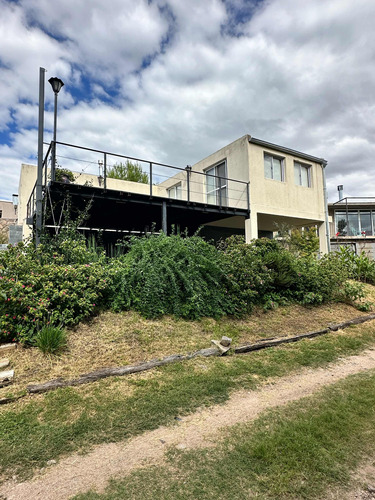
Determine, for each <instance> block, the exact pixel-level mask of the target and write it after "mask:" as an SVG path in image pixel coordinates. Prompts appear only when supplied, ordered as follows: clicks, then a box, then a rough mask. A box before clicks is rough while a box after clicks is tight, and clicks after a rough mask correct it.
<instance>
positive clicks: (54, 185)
mask: <svg viewBox="0 0 375 500" xmlns="http://www.w3.org/2000/svg"><path fill="white" fill-rule="evenodd" d="M52 146H53V144H51V145H50V146H49V148H48V151H47V153H46V155H45V158H44V161H43V173H42V193H43V204H42V206H43V207H44V208H43V211H44V213H43V221H44V222H43V224H44V226H46V227H50V228H51V229H54V230H58V227H59V224H60V223H59V221H61V214H62V211H63V210H64V204H65V201H64V200H66V199H67V196H68V197H69V199H70V204H71V206H72V209H73V211H74V212H78V211H81V210H83V209H84V208H85V206H87V203H88V202H90V205H91V208H90V212H89V219H88V221H87V222H86V223H85V226H84V227H82V229H83V230H90V231H94V230H98V231H99V230H100V231H114V232H121V233H123V232H125V233H128V232H130V233H145V232H147V231H148V230H150V228H151V227H152V226H153V227H155V228H156V229H162V230H163V231H164V232H166V233H167V232H169V231H170V230H171V228H172V226H174V227H175V228H179V229H180V230H185V228H187V229H188V231H189V234H191V233H192V232H195V231H196V230H197V229H198V228H199V227H200V226H202V225H205V224H210V223H212V222H214V221H222V220H224V219H230V218H232V217H236V218H238V217H241V218H243V219H245V218H247V217H249V213H250V198H249V183H247V182H243V181H238V180H235V179H232V178H230V177H224V176H223V175H213V173H212V171H209V172H204V171H203V172H202V171H195V170H193V169H192V168H191V167H190V166H188V167H186V168H181V167H175V166H172V165H167V164H163V163H158V162H152V161H148V160H144V159H140V158H134V157H129V156H125V155H120V154H115V153H110V152H107V151H102V150H97V149H92V148H86V147H82V146H77V145H73V144H67V143H62V142H57V143H56V159H57V163H58V165H59V166H61V167H62V168H64V169H68V170H70V171H71V172H73V174H74V181H73V182H69V181H68V180H67V179H60V180H59V181H57V180H56V179H53V178H52V177H54V175H53V173H51V168H50V165H51V151H52ZM127 161H129V162H132V163H133V164H134V163H135V164H136V165H137V166H138V167H139V168H140V169H141V170H142V172H143V174H144V175H143V176H142V177H143V179H142V180H143V181H144V182H132V181H125V180H119V179H114V178H111V177H110V176H108V173H109V172H110V170H111V169H112V168H113V166H114V165H115V164H119V163H123V164H125V163H126V162H127ZM51 174H52V175H51ZM219 174H220V172H219ZM35 212H36V186H34V189H33V190H32V192H31V195H30V198H29V202H28V206H27V220H28V223H29V224H33V223H34V220H35ZM229 226H230V224H229ZM229 226H228V227H229Z"/></svg>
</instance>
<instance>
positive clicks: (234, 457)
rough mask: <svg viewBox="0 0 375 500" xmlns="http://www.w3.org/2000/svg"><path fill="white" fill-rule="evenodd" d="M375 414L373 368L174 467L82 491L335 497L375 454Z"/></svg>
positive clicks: (178, 456)
mask: <svg viewBox="0 0 375 500" xmlns="http://www.w3.org/2000/svg"><path fill="white" fill-rule="evenodd" d="M374 417H375V373H374V371H372V372H371V373H367V374H364V375H357V376H352V377H348V378H347V379H346V380H344V381H342V382H340V383H337V384H335V385H334V386H332V387H329V388H327V389H325V390H324V391H322V392H320V393H319V394H318V395H315V396H313V397H310V398H305V399H303V400H300V401H298V402H295V403H292V404H289V405H288V406H287V407H284V408H278V409H276V410H273V411H269V412H266V413H265V414H264V415H262V416H261V417H260V418H259V419H257V420H256V421H255V422H254V423H252V424H247V425H244V424H242V425H238V426H236V427H234V428H232V429H230V433H229V431H227V435H226V436H225V439H223V440H222V441H221V442H220V443H219V445H218V446H217V447H215V448H209V449H204V450H193V451H188V452H179V451H177V450H172V451H171V452H170V453H169V458H168V460H167V465H166V466H161V467H151V468H145V469H143V470H141V471H138V472H135V473H133V474H131V475H130V476H129V477H128V478H126V479H125V480H122V481H114V482H112V484H111V485H110V487H109V488H107V491H106V493H105V494H103V495H98V494H95V493H87V494H84V495H79V496H77V497H75V498H76V499H77V500H99V499H101V500H116V499H123V498H127V499H133V498H134V499H139V498H142V500H143V499H144V500H147V499H154V498H160V499H165V500H168V499H170V500H172V499H173V500H178V499H185V500H187V499H196V498H202V499H203V498H205V499H206V498H207V499H209V498H217V499H227V498H231V499H233V500H235V499H243V498H262V499H275V498H280V499H287V498H289V499H296V498H298V499H313V498H327V489H328V488H329V487H330V486H339V487H341V488H342V487H343V486H345V485H347V484H348V482H349V479H350V472H351V471H352V470H353V469H354V468H355V467H357V466H358V465H359V462H360V460H361V459H362V458H363V456H364V455H366V454H371V453H373V446H372V443H373V442H374V440H375V418H374ZM140 492H142V495H141V496H140Z"/></svg>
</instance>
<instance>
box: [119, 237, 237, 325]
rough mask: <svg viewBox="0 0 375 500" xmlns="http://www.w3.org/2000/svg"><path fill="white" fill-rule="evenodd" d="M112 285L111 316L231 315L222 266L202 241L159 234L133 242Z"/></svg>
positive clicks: (185, 316) (135, 239)
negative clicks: (124, 312) (125, 313)
mask: <svg viewBox="0 0 375 500" xmlns="http://www.w3.org/2000/svg"><path fill="white" fill-rule="evenodd" d="M119 262H120V265H119V266H118V270H117V273H116V278H115V280H114V282H113V285H112V295H113V300H112V307H113V309H114V310H115V311H120V310H123V309H134V310H136V311H139V312H141V313H142V314H144V315H145V316H146V317H148V318H156V317H158V316H161V315H163V314H173V315H175V316H180V317H184V318H190V319H197V318H201V317H203V316H211V317H214V318H216V317H219V316H222V315H224V314H228V313H229V314H230V313H232V312H234V308H233V305H232V300H231V297H230V296H229V294H228V289H227V288H228V284H229V280H228V278H227V276H226V268H225V261H224V259H223V256H222V255H221V253H220V252H218V251H217V250H216V248H215V247H214V246H213V245H210V244H209V243H207V242H205V241H204V240H203V239H202V238H199V237H197V236H193V237H191V238H182V237H181V236H180V235H172V236H165V235H164V234H163V233H162V234H160V235H158V236H156V235H152V236H150V237H144V238H133V239H132V240H131V241H130V249H129V252H128V253H127V254H126V255H125V256H124V257H123V258H121V259H120V260H119Z"/></svg>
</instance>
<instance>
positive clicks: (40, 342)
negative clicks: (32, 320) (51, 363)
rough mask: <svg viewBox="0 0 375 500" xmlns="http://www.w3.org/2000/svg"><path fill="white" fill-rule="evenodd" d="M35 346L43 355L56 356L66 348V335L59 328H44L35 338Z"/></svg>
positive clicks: (48, 326)
mask: <svg viewBox="0 0 375 500" xmlns="http://www.w3.org/2000/svg"><path fill="white" fill-rule="evenodd" d="M35 345H36V347H38V348H39V349H40V350H41V351H42V352H43V354H56V353H57V352H59V351H60V350H62V349H64V348H65V347H66V333H65V331H64V330H62V329H61V328H59V327H58V326H50V325H47V326H44V327H43V328H41V329H40V330H39V332H38V334H37V335H36V337H35Z"/></svg>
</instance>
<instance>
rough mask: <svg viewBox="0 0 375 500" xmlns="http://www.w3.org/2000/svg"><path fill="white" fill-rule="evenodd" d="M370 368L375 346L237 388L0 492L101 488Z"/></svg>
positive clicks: (35, 495) (54, 493) (14, 498)
mask: <svg viewBox="0 0 375 500" xmlns="http://www.w3.org/2000/svg"><path fill="white" fill-rule="evenodd" d="M369 369H375V350H368V351H365V352H364V353H362V354H361V355H358V356H352V357H350V358H347V359H344V360H341V361H340V362H339V363H337V364H334V365H331V366H329V367H326V368H319V369H314V370H313V369H305V370H303V371H301V372H300V373H298V374H294V375H291V376H288V377H284V378H281V379H278V380H277V381H276V382H275V383H274V384H267V385H265V386H263V387H261V388H260V389H259V390H257V391H246V392H245V391H242V392H237V393H235V394H233V395H232V397H231V398H230V399H229V401H228V402H227V403H226V404H224V405H221V406H215V407H213V408H210V409H202V410H201V411H198V412H196V413H194V414H192V415H190V416H188V417H184V418H183V420H182V421H180V422H178V424H177V425H176V426H174V427H160V428H158V429H156V430H154V431H151V432H147V433H144V434H142V435H141V436H139V437H136V438H133V439H130V440H128V441H126V442H122V443H121V442H120V443H114V444H104V445H99V446H97V447H95V448H94V449H93V450H92V451H91V452H90V453H89V454H87V455H84V456H80V455H76V454H75V455H71V456H69V457H68V458H65V459H63V460H61V461H60V462H59V463H58V464H56V465H51V466H50V467H48V468H47V469H46V470H45V471H44V472H43V473H41V474H39V475H37V476H36V477H34V478H33V479H32V480H30V481H27V482H24V483H17V482H15V481H13V480H12V481H8V482H7V483H4V484H3V485H2V486H1V487H0V498H6V499H7V500H26V499H27V500H33V499H43V500H63V499H68V498H70V497H72V496H73V495H76V494H77V493H80V492H85V491H87V490H88V489H90V488H91V489H96V490H97V491H102V490H103V489H104V488H105V486H106V485H107V483H108V480H109V479H110V478H112V477H116V476H118V477H121V476H124V475H126V474H129V473H130V472H131V471H132V470H134V469H136V468H139V467H141V466H144V465H145V464H151V463H155V462H160V461H161V460H162V459H163V456H164V452H165V450H166V447H168V446H177V448H180V449H184V448H195V447H201V446H210V445H211V446H212V445H214V444H215V441H216V440H217V439H218V438H220V432H219V431H220V428H222V427H226V426H231V425H234V424H236V423H240V422H248V421H251V420H254V419H255V418H256V417H258V415H259V414H260V413H261V412H262V411H264V410H266V409H268V408H273V407H275V406H280V405H285V404H287V403H289V402H291V401H295V400H297V399H300V398H302V397H304V396H307V395H310V394H312V393H313V392H315V391H317V390H318V389H320V388H321V387H323V386H327V385H329V384H332V383H334V382H337V381H338V380H340V379H343V378H345V377H347V376H348V375H351V374H354V373H360V372H363V371H366V370H369ZM1 495H2V497H1Z"/></svg>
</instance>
